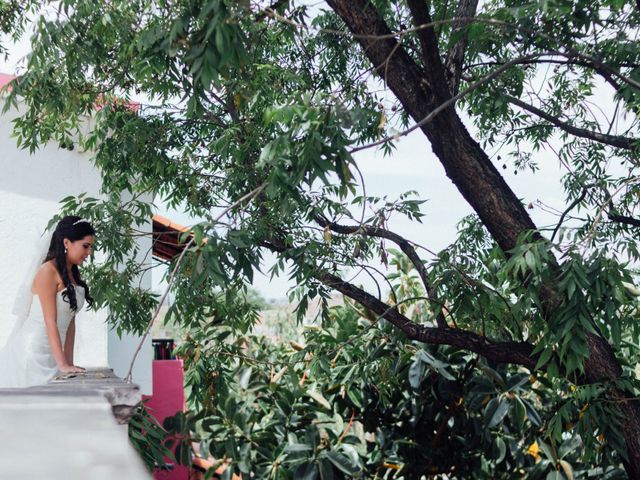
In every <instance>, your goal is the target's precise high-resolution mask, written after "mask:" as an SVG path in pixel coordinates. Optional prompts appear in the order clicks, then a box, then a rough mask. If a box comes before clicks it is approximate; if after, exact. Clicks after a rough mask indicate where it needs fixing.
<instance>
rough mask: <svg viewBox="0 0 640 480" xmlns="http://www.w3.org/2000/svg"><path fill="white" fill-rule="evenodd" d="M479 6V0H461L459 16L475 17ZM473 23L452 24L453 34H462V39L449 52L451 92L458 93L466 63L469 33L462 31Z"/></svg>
mask: <svg viewBox="0 0 640 480" xmlns="http://www.w3.org/2000/svg"><path fill="white" fill-rule="evenodd" d="M477 8H478V0H460V2H459V3H458V9H457V10H456V17H457V18H473V17H474V16H475V14H476V9H477ZM469 23H471V20H465V21H460V22H455V23H453V24H452V25H451V27H452V32H451V36H453V37H455V36H458V35H459V36H460V39H459V40H458V41H457V42H456V43H455V44H454V45H453V46H452V47H451V48H450V49H449V51H448V52H447V59H446V61H445V68H446V70H447V77H448V79H449V88H450V89H451V94H452V95H455V94H456V93H458V88H459V86H460V76H461V75H462V66H463V63H464V54H465V52H466V50H467V40H468V38H467V34H466V33H462V32H463V30H464V28H465V27H466V26H467V25H468V24H469Z"/></svg>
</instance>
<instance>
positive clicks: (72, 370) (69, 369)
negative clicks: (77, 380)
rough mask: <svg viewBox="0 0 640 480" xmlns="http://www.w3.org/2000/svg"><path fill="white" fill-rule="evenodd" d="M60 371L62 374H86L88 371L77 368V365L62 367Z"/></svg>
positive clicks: (59, 368)
mask: <svg viewBox="0 0 640 480" xmlns="http://www.w3.org/2000/svg"><path fill="white" fill-rule="evenodd" d="M58 370H60V372H62V373H84V372H85V371H86V370H85V369H84V368H82V367H76V366H75V365H61V366H59V367H58Z"/></svg>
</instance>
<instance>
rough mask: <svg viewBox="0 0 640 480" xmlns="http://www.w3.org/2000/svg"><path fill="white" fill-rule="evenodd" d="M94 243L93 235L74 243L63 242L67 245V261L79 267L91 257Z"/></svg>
mask: <svg viewBox="0 0 640 480" xmlns="http://www.w3.org/2000/svg"><path fill="white" fill-rule="evenodd" d="M94 241H95V239H94V237H93V235H87V236H86V237H84V238H82V239H80V240H76V241H74V242H68V243H67V240H65V243H67V245H66V248H67V261H68V262H69V263H71V264H72V265H81V264H82V263H83V262H84V261H85V260H86V259H87V257H88V256H89V255H91V251H92V250H93V242H94Z"/></svg>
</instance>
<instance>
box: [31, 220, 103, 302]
mask: <svg viewBox="0 0 640 480" xmlns="http://www.w3.org/2000/svg"><path fill="white" fill-rule="evenodd" d="M95 234H96V231H95V229H94V228H93V227H92V226H91V224H90V223H89V222H87V221H86V220H82V219H81V218H80V217H77V216H75V215H69V216H66V217H64V218H63V219H62V220H60V222H58V225H57V226H56V229H55V230H54V232H53V237H52V238H51V244H49V251H48V252H47V256H46V258H45V259H44V262H43V263H45V262H48V261H49V260H54V264H55V266H56V268H57V270H58V273H60V276H61V277H62V281H63V283H64V286H65V289H64V291H63V292H62V298H63V299H64V300H65V301H66V302H67V303H69V305H71V309H72V310H73V311H77V310H78V300H77V298H76V290H75V287H74V283H75V284H77V285H80V286H82V287H83V288H84V298H85V300H86V301H87V304H88V305H89V306H91V305H92V304H93V297H91V294H90V293H89V286H88V285H87V283H86V282H85V281H84V280H82V277H81V276H80V270H79V269H78V266H77V265H73V267H71V272H69V271H68V269H67V255H66V253H65V248H64V239H65V238H66V239H67V240H71V241H72V242H75V241H76V240H82V239H83V238H84V237H86V236H87V235H95Z"/></svg>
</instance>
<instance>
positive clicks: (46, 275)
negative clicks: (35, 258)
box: [32, 261, 60, 293]
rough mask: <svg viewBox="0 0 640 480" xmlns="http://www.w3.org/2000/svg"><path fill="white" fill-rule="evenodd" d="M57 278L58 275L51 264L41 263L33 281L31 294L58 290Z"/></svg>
mask: <svg viewBox="0 0 640 480" xmlns="http://www.w3.org/2000/svg"><path fill="white" fill-rule="evenodd" d="M59 277H60V274H59V273H58V270H57V269H56V267H55V265H54V264H53V262H51V261H49V262H45V263H43V264H42V265H41V266H40V268H39V269H38V272H37V273H36V276H35V277H34V279H33V287H32V290H33V292H34V293H36V292H39V291H47V290H53V289H55V290H58V284H59V283H60V279H59Z"/></svg>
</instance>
